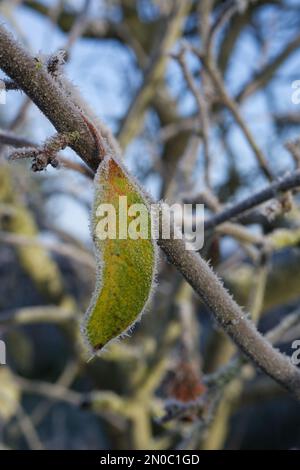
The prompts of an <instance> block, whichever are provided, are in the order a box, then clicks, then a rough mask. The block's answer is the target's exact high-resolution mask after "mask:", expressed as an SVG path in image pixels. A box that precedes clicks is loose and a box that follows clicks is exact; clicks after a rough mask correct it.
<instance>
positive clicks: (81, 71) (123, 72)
mask: <svg viewBox="0 0 300 470" xmlns="http://www.w3.org/2000/svg"><path fill="white" fill-rule="evenodd" d="M45 3H49V2H45ZM72 3H75V2H72ZM76 3H78V4H80V3H82V2H80V1H78V2H76ZM100 3H101V2H100ZM290 3H293V2H290ZM93 5H94V7H95V5H96V4H95V2H93ZM98 5H99V2H98ZM103 13H105V12H104V11H103ZM16 21H17V24H16V25H11V27H12V28H13V29H14V30H15V31H17V34H18V35H19V36H20V37H21V38H22V40H23V41H24V42H25V43H28V45H29V46H30V48H31V51H32V52H33V53H34V54H37V53H43V54H49V53H51V52H53V51H55V50H57V49H58V48H60V47H62V46H63V45H64V43H65V40H66V37H65V35H64V34H62V33H60V32H59V31H58V30H57V28H55V27H53V25H52V24H51V22H50V21H49V20H47V19H45V18H43V17H41V16H40V15H38V14H36V13H33V12H32V11H31V10H28V9H25V8H21V9H18V10H17V15H16ZM261 21H264V22H266V25H267V24H271V25H272V28H273V30H274V34H273V35H272V40H271V41H270V44H268V50H267V53H266V57H265V58H264V60H265V61H268V60H269V59H270V57H273V56H274V55H275V54H277V53H278V51H279V50H280V49H281V47H282V45H283V41H282V37H281V34H280V27H279V25H280V21H281V18H280V17H278V15H277V14H275V12H274V9H272V8H269V9H267V10H266V11H265V13H264V16H263V17H262V19H261ZM292 26H293V25H292ZM294 34H295V28H294V27H291V28H290V37H291V38H292V37H293V35H294ZM260 60H261V58H260V57H258V49H257V44H256V43H255V42H254V41H253V35H252V34H250V32H249V31H247V30H245V32H244V33H243V37H242V40H241V41H240V42H239V45H238V48H236V50H235V51H234V54H233V56H232V59H231V67H230V69H229V73H228V74H227V77H226V78H227V86H228V88H229V90H230V92H231V93H235V92H237V91H238V90H239V89H240V87H241V85H242V84H243V83H245V82H246V81H247V79H248V78H249V76H251V75H252V74H253V73H254V72H255V71H256V70H257V69H258V67H259V66H261V62H260ZM133 64H134V58H133V56H132V54H131V53H130V52H129V51H128V50H127V49H125V48H122V47H121V46H119V45H118V44H117V43H116V42H114V41H93V40H88V39H82V40H80V41H78V42H77V44H76V45H75V47H74V48H73V49H72V55H71V61H70V63H69V64H67V66H66V73H67V75H68V77H69V78H70V79H71V81H72V82H73V83H74V84H75V85H76V86H78V88H79V90H80V91H81V93H82V95H83V97H84V98H85V99H86V100H87V102H88V103H89V104H90V105H91V106H92V108H93V109H94V111H95V112H96V113H97V115H98V116H99V117H100V118H101V119H103V120H104V121H105V122H106V123H107V124H108V125H109V126H110V127H111V128H112V130H113V131H116V129H117V127H118V123H119V120H120V119H121V117H122V116H123V115H124V114H125V113H126V109H127V107H128V105H129V102H130V97H131V96H132V95H133V94H134V91H135V90H136V89H137V88H138V86H139V85H140V83H141V79H142V77H141V74H140V73H137V71H136V69H135V68H134V65H133ZM189 64H190V66H191V68H193V67H196V66H197V64H196V62H195V60H194V59H193V58H192V57H191V58H189ZM299 65H300V53H299V52H297V53H296V54H294V55H293V57H292V59H290V60H289V61H288V62H286V64H285V66H284V67H282V68H281V69H280V72H279V73H278V79H277V80H276V81H274V85H273V86H272V88H271V93H272V95H273V96H274V97H276V100H275V102H274V103H273V104H275V106H276V108H277V109H278V111H283V110H291V111H292V110H295V106H296V105H293V104H292V102H291V94H292V89H291V81H290V79H289V78H287V77H288V76H289V75H290V74H292V75H293V76H294V78H295V79H296V78H297V74H299V77H298V79H300V67H299ZM298 71H299V72H298ZM166 77H167V80H168V83H169V85H170V90H171V92H172V94H173V95H174V97H177V98H178V97H180V98H179V109H180V111H181V112H182V114H189V113H190V112H191V110H193V109H194V108H195V103H194V100H193V97H192V96H191V95H190V94H189V93H185V94H183V95H182V93H181V91H182V76H181V72H180V70H179V68H178V66H177V65H176V64H175V63H174V62H172V61H170V63H169V66H168V69H167V74H166ZM21 100H22V96H21V94H20V93H15V92H14V93H9V95H8V98H7V105H6V106H5V112H4V109H3V108H1V110H0V112H1V113H2V114H3V113H4V114H5V118H7V119H9V118H10V117H12V116H13V114H14V113H15V111H16V109H17V105H18V104H19V103H20V102H21ZM268 106H269V103H268V102H267V101H266V99H265V97H264V95H263V94H262V93H257V94H256V95H255V96H253V97H251V99H248V100H247V101H246V102H245V104H244V105H243V108H242V113H243V116H244V118H245V119H246V120H247V122H249V123H250V127H251V130H252V132H253V134H254V135H255V136H256V138H257V141H258V143H259V145H260V146H261V147H262V148H263V149H264V150H265V152H266V153H267V154H268V156H269V158H270V160H272V161H276V163H277V168H278V171H280V172H284V171H286V170H288V169H289V168H291V159H290V157H289V156H288V154H287V153H286V152H285V150H284V149H283V148H282V146H280V145H278V139H277V136H276V133H275V130H274V129H273V126H272V124H271V122H270V119H269V118H268V114H269V108H268ZM298 106H299V107H300V105H298ZM148 119H150V118H148ZM153 125H154V127H155V123H154V124H153ZM24 132H25V133H26V134H27V135H28V136H29V137H32V138H34V139H35V140H36V141H37V142H39V141H42V140H43V139H45V137H46V136H49V135H51V134H52V133H53V128H52V126H51V125H50V124H49V123H48V122H47V120H46V119H45V118H43V119H41V118H40V113H39V111H38V110H37V109H36V108H35V107H34V106H32V108H31V110H30V126H29V128H27V129H26V130H25V131H24ZM212 142H213V146H212V148H213V155H214V165H213V181H214V184H215V185H217V184H219V183H220V182H222V180H223V178H224V174H225V171H226V160H225V157H224V152H223V149H222V148H221V146H220V145H219V143H218V141H217V139H216V138H214V133H212ZM230 145H231V146H232V148H233V149H235V152H236V154H237V155H238V156H239V157H238V166H239V168H240V169H241V171H242V172H243V173H245V174H247V173H249V172H250V173H251V171H253V170H254V169H255V159H254V157H253V154H252V151H251V149H249V147H248V145H247V143H246V142H245V140H244V137H243V136H242V134H241V132H240V130H239V129H238V128H237V127H236V126H232V131H231V133H230ZM71 153H72V152H71V151H70V150H69V149H68V150H67V151H66V154H67V155H68V156H70V155H71ZM141 155H142V157H143V159H144V161H145V165H147V159H149V158H150V157H149V155H148V149H147V146H146V145H145V142H144V141H143V139H142V138H138V139H136V140H135V141H134V142H133V143H132V144H131V145H130V146H129V147H128V149H127V151H126V163H127V165H128V167H129V168H130V170H131V171H133V172H134V173H135V172H137V168H138V166H137V162H139V163H140V161H141ZM74 158H76V157H74ZM148 162H149V160H148ZM202 173H203V172H202V167H201V164H200V163H199V165H198V172H197V173H196V175H195V176H196V178H197V181H199V185H201V182H202ZM47 175H48V177H49V182H48V185H51V184H62V185H63V186H64V187H68V186H69V187H71V188H76V190H78V192H79V193H80V194H81V195H83V197H84V199H85V200H86V201H91V199H92V185H91V184H90V183H87V182H86V180H85V179H84V178H83V177H80V176H77V175H76V174H74V173H71V172H66V171H61V172H59V173H57V171H55V170H48V171H47ZM34 177H35V178H40V175H38V174H37V175H34ZM143 183H144V184H145V185H146V187H147V189H148V190H149V191H150V192H151V193H152V194H153V195H154V196H158V194H159V192H158V191H159V184H160V181H159V179H158V178H157V177H155V176H154V177H153V176H151V177H149V178H147V179H146V180H145V181H144V182H143ZM263 184H265V182H264V180H263V178H261V179H260V178H256V179H255V181H254V182H253V186H254V187H255V189H257V188H258V187H259V186H261V185H263ZM253 189H254V188H253V187H252V188H246V189H244V190H243V191H242V192H244V193H247V192H248V191H251V190H253ZM48 210H49V211H50V213H51V217H55V219H56V223H57V224H58V225H60V226H62V227H64V228H65V229H67V230H69V231H71V232H72V233H76V235H77V236H79V237H80V238H81V239H83V240H89V230H88V219H89V216H88V212H87V211H86V209H85V208H83V207H82V206H81V205H80V204H78V203H76V202H74V200H72V199H71V198H66V197H64V196H57V197H55V198H54V199H53V198H52V199H51V200H50V201H49V204H48ZM78 221H80V223H79V224H78Z"/></svg>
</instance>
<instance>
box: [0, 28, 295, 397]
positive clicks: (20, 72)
mask: <svg viewBox="0 0 300 470" xmlns="http://www.w3.org/2000/svg"><path fill="white" fill-rule="evenodd" d="M0 67H1V68H2V69H3V70H4V71H5V73H7V74H8V75H9V76H10V77H11V78H12V79H13V80H14V81H15V82H16V83H17V84H18V85H19V86H20V88H22V89H23V90H24V91H25V92H26V93H27V94H28V95H29V96H30V97H31V98H32V100H33V101H34V102H35V104H36V105H37V106H38V107H39V108H40V109H41V110H42V111H43V112H44V114H45V115H46V116H47V117H48V118H49V119H50V120H51V122H52V123H53V124H54V126H55V127H56V128H57V130H58V131H59V132H74V131H79V130H80V135H81V138H80V139H79V140H78V142H76V144H75V143H74V145H73V148H74V150H75V151H77V153H78V154H79V155H80V156H81V158H82V159H83V160H84V161H85V162H86V163H87V164H88V165H89V166H90V167H91V168H93V169H94V170H96V168H97V166H98V164H99V160H98V159H97V158H95V150H96V149H95V145H96V143H95V142H94V140H93V138H92V135H90V134H89V131H88V128H87V127H86V125H85V122H84V120H83V118H82V114H81V112H80V110H77V109H76V107H75V105H73V103H71V102H70V101H69V100H68V99H66V97H65V96H64V94H63V93H62V91H61V90H60V89H59V88H58V86H57V84H56V83H55V82H54V81H53V80H52V79H51V77H49V75H48V74H47V72H46V71H45V70H44V69H40V68H37V67H36V62H35V61H34V60H33V59H31V58H30V56H29V55H28V54H27V53H26V52H25V51H24V50H23V48H22V47H21V46H20V45H18V44H17V43H16V42H15V41H14V40H13V38H12V36H11V35H10V34H9V33H7V31H6V30H5V29H4V28H3V27H0ZM158 243H159V245H160V247H161V248H162V249H163V250H164V251H165V253H166V255H167V257H168V258H169V260H170V261H171V262H172V263H173V264H174V265H175V266H176V267H177V268H178V270H179V271H180V272H181V273H182V275H183V276H184V277H185V278H186V280H187V281H188V282H189V283H190V285H191V286H192V287H193V288H194V290H195V291H196V292H197V293H198V294H199V296H200V297H201V298H202V299H203V301H204V302H205V303H206V305H207V306H208V307H209V308H210V309H211V311H212V313H213V315H214V317H215V319H216V320H217V322H218V323H219V324H220V325H221V327H222V328H223V329H224V330H225V331H226V333H227V334H228V335H229V336H230V337H231V338H232V340H233V341H235V343H236V344H237V345H238V347H239V348H240V349H241V351H242V352H243V353H244V354H245V355H246V356H247V357H248V358H249V359H250V360H251V361H252V362H254V363H255V364H256V365H257V366H258V367H260V368H261V369H262V370H263V371H264V372H265V373H266V374H268V375H269V376H270V377H272V378H273V379H274V380H276V381H277V382H278V383H280V384H281V385H283V386H284V387H285V388H286V389H287V390H289V391H290V392H291V393H292V394H293V395H294V396H296V397H297V398H298V399H300V371H299V370H298V369H297V368H296V367H294V366H293V365H292V363H291V362H290V360H289V359H288V358H287V357H285V356H284V355H282V354H280V353H279V352H278V351H277V350H275V349H274V348H273V347H272V346H271V345H270V343H268V342H267V341H266V340H265V339H264V338H263V337H262V336H261V335H260V333H259V332H258V331H257V330H256V328H255V326H254V324H253V323H252V322H251V321H250V320H249V319H248V318H247V317H246V315H245V313H244V312H243V311H242V310H241V308H240V307H239V306H238V305H237V304H236V302H235V301H234V300H233V299H232V297H231V296H230V295H229V293H228V292H227V291H226V289H225V288H224V287H223V285H222V284H221V282H220V281H219V280H218V278H217V277H216V275H215V274H214V273H213V271H212V270H211V269H210V267H209V266H208V265H207V263H206V262H205V261H204V260H203V259H202V258H201V257H200V256H199V255H198V254H197V253H195V252H191V251H187V250H186V247H185V243H184V241H182V240H174V239H169V240H163V239H160V240H159V242H158Z"/></svg>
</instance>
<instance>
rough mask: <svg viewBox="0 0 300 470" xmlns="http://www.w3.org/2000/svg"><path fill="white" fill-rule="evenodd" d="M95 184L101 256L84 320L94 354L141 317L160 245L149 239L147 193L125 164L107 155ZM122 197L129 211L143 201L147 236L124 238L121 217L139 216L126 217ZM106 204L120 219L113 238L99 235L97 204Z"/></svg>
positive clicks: (97, 219)
mask: <svg viewBox="0 0 300 470" xmlns="http://www.w3.org/2000/svg"><path fill="white" fill-rule="evenodd" d="M95 188H96V190H95V200H94V207H93V218H92V234H93V239H94V244H95V249H96V256H97V282H96V288H95V292H94V294H93V296H92V300H91V304H90V306H89V308H88V310H87V313H86V316H85V322H84V334H85V337H86V338H87V341H88V344H89V346H90V347H91V348H92V351H93V352H96V351H99V350H101V349H103V347H104V346H106V345H107V344H108V343H109V342H110V341H111V340H113V339H115V338H118V337H119V336H120V335H123V334H124V333H126V332H127V331H128V330H129V329H130V328H131V327H132V326H133V325H134V324H135V322H136V321H137V320H139V318H140V317H141V314H142V312H143V311H144V309H145V305H146V304H147V302H148V300H149V297H150V295H151V292H152V289H153V285H154V278H155V270H156V257H157V252H156V249H157V248H156V243H155V242H154V241H153V240H152V239H151V213H150V208H149V203H148V200H147V196H145V195H144V194H143V192H142V190H141V189H140V188H139V187H138V186H137V185H136V184H135V183H133V182H132V181H131V179H130V176H129V175H128V174H127V172H126V170H125V169H124V168H123V167H122V166H121V164H120V163H118V162H117V161H116V160H114V159H113V158H106V159H104V161H103V162H102V163H101V164H100V166H99V169H98V171H97V174H96V176H95ZM124 196H126V197H127V204H125V207H126V209H127V208H129V207H130V206H131V205H132V204H143V205H144V207H145V211H146V218H147V219H146V220H147V225H148V229H147V230H148V232H147V237H144V238H141V237H139V238H138V239H131V238H129V237H128V236H127V238H126V239H122V238H120V235H121V236H122V231H121V232H120V230H119V220H123V223H124V222H125V224H126V225H127V226H129V225H130V224H131V222H133V221H134V219H135V220H136V217H130V216H129V215H128V213H127V210H126V212H124V211H122V210H121V209H120V206H119V201H120V199H119V198H120V197H121V199H122V200H123V201H124V200H125V198H124ZM103 204H110V205H112V207H113V208H114V211H115V214H116V221H117V226H116V228H117V230H116V238H115V239H110V238H107V239H105V240H101V239H99V227H101V226H103V224H104V217H103V215H104V214H103V212H102V214H101V216H100V215H99V214H100V212H101V211H99V207H100V205H103ZM102 208H103V206H102ZM114 211H113V212H114ZM122 214H123V219H122ZM124 214H125V215H124ZM106 215H107V214H106ZM108 220H109V222H112V223H113V222H114V216H113V215H112V214H110V218H106V221H108ZM108 227H109V223H108V224H107V228H108ZM111 227H113V226H111ZM111 233H113V230H112V231H111ZM123 236H124V233H123Z"/></svg>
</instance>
